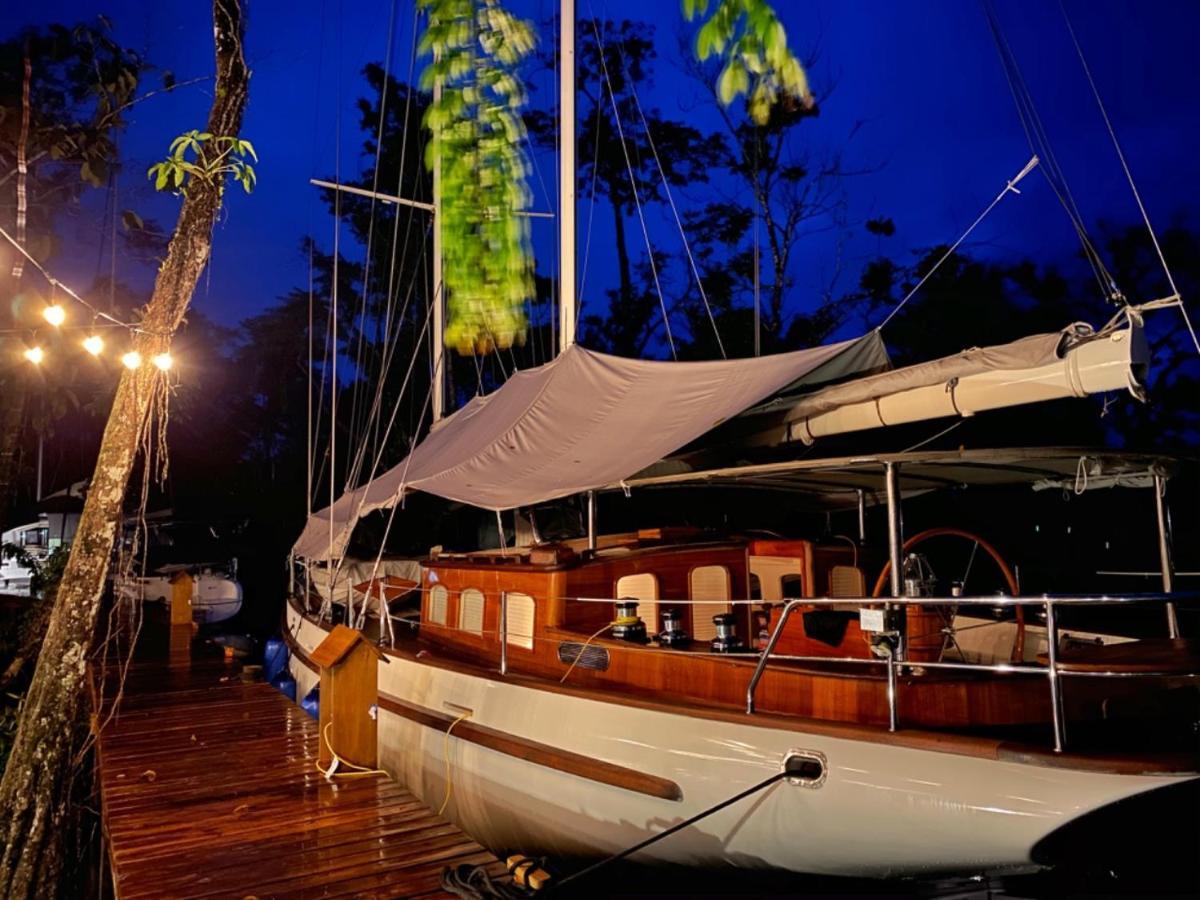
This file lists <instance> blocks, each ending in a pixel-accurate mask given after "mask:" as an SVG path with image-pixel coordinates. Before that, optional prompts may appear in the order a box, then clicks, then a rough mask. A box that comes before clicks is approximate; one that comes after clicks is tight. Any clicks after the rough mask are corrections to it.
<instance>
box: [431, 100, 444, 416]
mask: <svg viewBox="0 0 1200 900" xmlns="http://www.w3.org/2000/svg"><path fill="white" fill-rule="evenodd" d="M441 99H442V82H441V79H440V78H435V79H434V81H433V103H434V105H435V106H436V105H437V103H438V101H439V100H441ZM441 189H442V155H441V154H440V153H435V154H434V157H433V259H432V260H431V261H430V265H431V266H432V267H433V293H432V294H431V295H430V297H429V302H430V303H432V304H433V353H432V359H433V372H432V373H431V377H432V378H433V384H432V385H431V391H432V396H431V398H430V405H431V406H432V407H433V421H435V422H437V421H439V420H440V419H441V418H442V416H443V415H444V414H445V411H446V398H445V390H446V373H445V371H444V366H445V358H446V340H445V334H446V295H445V287H444V283H443V281H442V210H441V205H440V203H439V200H440V198H441V196H442V193H441Z"/></svg>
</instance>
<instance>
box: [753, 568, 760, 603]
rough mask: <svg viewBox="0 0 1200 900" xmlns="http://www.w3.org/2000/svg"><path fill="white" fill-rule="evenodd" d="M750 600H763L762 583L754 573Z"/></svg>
mask: <svg viewBox="0 0 1200 900" xmlns="http://www.w3.org/2000/svg"><path fill="white" fill-rule="evenodd" d="M750 599H751V600H761V599H762V582H761V581H759V580H758V576H757V575H755V574H754V573H753V572H751V573H750Z"/></svg>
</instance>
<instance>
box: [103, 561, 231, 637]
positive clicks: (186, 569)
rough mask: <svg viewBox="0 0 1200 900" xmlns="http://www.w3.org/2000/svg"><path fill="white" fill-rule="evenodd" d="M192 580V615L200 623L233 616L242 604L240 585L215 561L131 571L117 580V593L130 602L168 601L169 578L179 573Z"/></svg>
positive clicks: (170, 582)
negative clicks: (149, 571)
mask: <svg viewBox="0 0 1200 900" xmlns="http://www.w3.org/2000/svg"><path fill="white" fill-rule="evenodd" d="M181 573H183V574H185V575H190V577H191V581H192V591H191V601H192V617H193V619H194V620H195V621H196V622H198V623H200V624H201V625H211V624H215V623H217V622H224V621H226V620H227V619H231V618H233V617H234V616H235V615H237V613H238V611H239V610H240V609H241V608H242V585H241V583H240V582H239V581H238V580H237V577H236V575H234V574H233V573H231V572H229V571H226V570H224V569H222V568H221V567H219V566H216V565H207V564H202V565H172V566H162V567H161V568H159V569H158V570H157V571H156V572H154V573H153V574H150V575H145V576H138V575H130V576H127V577H125V578H120V579H118V580H117V583H116V592H117V597H118V598H120V599H121V600H125V601H131V602H138V603H141V602H150V603H167V602H169V601H170V599H171V592H172V589H173V588H172V582H173V581H174V580H175V579H176V578H177V577H178V576H179V575H180V574H181Z"/></svg>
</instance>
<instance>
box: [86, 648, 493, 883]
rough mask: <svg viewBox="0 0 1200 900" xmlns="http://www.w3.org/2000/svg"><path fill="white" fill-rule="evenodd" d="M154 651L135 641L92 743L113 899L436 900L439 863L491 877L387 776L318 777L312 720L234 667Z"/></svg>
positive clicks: (447, 827)
mask: <svg viewBox="0 0 1200 900" xmlns="http://www.w3.org/2000/svg"><path fill="white" fill-rule="evenodd" d="M147 637H149V636H147ZM154 643H155V642H154V641H153V640H145V641H143V642H141V646H139V649H138V652H137V654H136V657H135V659H134V661H133V662H132V664H130V666H129V668H128V671H127V674H126V678H125V685H124V692H123V696H122V700H121V703H120V705H119V708H118V710H117V712H116V714H115V715H113V716H112V717H111V718H110V719H109V720H108V721H107V724H106V725H105V726H104V727H103V729H102V731H101V734H100V738H99V741H98V749H97V776H98V780H99V783H100V792H101V802H102V804H103V807H102V813H103V823H104V832H105V837H106V842H107V850H108V861H109V865H110V868H111V873H112V880H113V885H114V891H115V893H116V897H117V898H118V900H135V898H146V897H154V898H167V897H238V898H247V897H256V898H264V900H265V898H268V897H289V898H291V897H296V898H302V897H343V896H344V897H364V896H366V897H445V896H450V895H449V894H446V893H445V892H444V891H442V890H441V887H440V883H441V875H442V870H443V869H444V868H445V867H446V866H452V865H457V864H460V863H471V864H487V865H489V867H490V870H491V871H492V872H493V874H498V873H500V872H501V871H502V867H501V866H500V864H499V863H498V862H497V861H496V859H495V857H493V856H492V855H491V854H490V853H488V852H487V851H485V850H484V849H483V848H482V847H480V846H479V845H478V844H476V843H475V842H474V841H472V840H471V839H470V838H468V837H467V836H466V835H465V834H463V832H461V831H460V830H459V829H458V828H457V827H455V826H454V825H452V824H450V823H449V822H447V821H446V820H445V819H442V818H439V817H438V816H437V815H435V814H434V813H433V812H431V811H430V810H429V809H428V808H427V807H425V806H423V805H422V804H421V803H420V802H419V801H418V800H417V799H416V798H415V797H413V795H412V794H410V793H409V792H408V791H407V790H405V789H404V788H403V787H402V786H400V785H399V784H397V783H396V782H394V781H392V780H390V779H389V778H387V777H386V776H379V775H373V776H370V777H364V778H339V779H336V780H335V783H333V784H330V783H329V782H328V781H327V780H326V779H325V777H324V776H323V775H322V774H321V773H320V772H318V771H317V769H316V760H317V723H316V722H314V721H313V720H312V719H311V718H309V717H308V716H307V715H306V714H305V713H304V712H303V711H302V710H300V709H299V708H298V707H297V706H295V705H294V704H292V703H291V702H290V701H289V700H288V699H287V698H286V697H284V696H283V695H282V694H280V693H279V692H278V691H276V690H275V689H274V688H272V687H270V686H269V685H267V684H263V683H249V684H248V683H243V682H242V681H241V679H240V675H239V673H240V670H241V665H240V664H226V663H225V662H224V661H223V660H222V659H221V658H220V657H215V658H214V657H212V656H206V655H200V654H197V653H196V652H191V653H189V652H186V651H185V652H181V651H180V650H179V649H178V648H179V646H180V644H179V643H178V642H176V644H175V646H176V650H175V651H173V652H170V653H168V652H163V651H162V650H161V649H160V650H159V651H158V652H155V649H154V646H153V645H154ZM184 646H185V647H186V642H185V643H184ZM108 674H109V679H108V680H109V689H108V692H107V693H109V694H111V693H112V688H113V686H114V685H113V683H112V682H113V678H114V676H115V672H114V670H113V669H111V668H110V670H109V673H108ZM102 720H103V717H102Z"/></svg>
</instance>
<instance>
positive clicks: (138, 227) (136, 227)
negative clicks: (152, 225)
mask: <svg viewBox="0 0 1200 900" xmlns="http://www.w3.org/2000/svg"><path fill="white" fill-rule="evenodd" d="M121 224H122V225H123V226H124V227H125V230H126V231H142V230H143V229H144V228H145V227H146V223H145V222H143V221H142V217H141V216H139V215H138V214H137V213H135V212H134V211H133V210H132V209H126V210H122V211H121Z"/></svg>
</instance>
